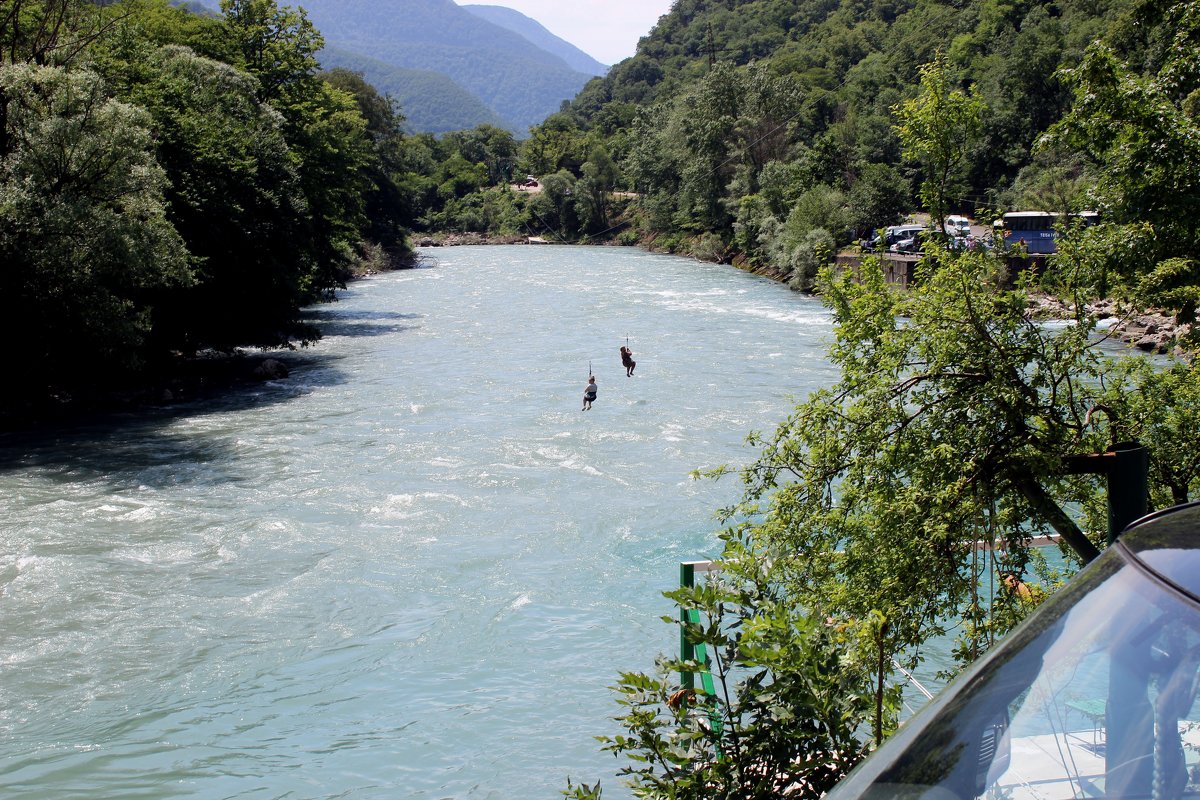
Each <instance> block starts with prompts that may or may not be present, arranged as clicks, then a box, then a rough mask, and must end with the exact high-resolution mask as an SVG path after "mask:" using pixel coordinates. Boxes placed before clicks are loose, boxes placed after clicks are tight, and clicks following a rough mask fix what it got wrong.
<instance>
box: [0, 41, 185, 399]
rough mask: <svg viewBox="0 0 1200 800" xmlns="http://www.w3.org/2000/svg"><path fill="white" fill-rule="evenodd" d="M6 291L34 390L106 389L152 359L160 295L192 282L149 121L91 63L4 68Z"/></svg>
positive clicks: (0, 236)
mask: <svg viewBox="0 0 1200 800" xmlns="http://www.w3.org/2000/svg"><path fill="white" fill-rule="evenodd" d="M0 93H2V94H3V96H4V97H5V98H6V99H7V114H6V117H5V120H4V121H5V126H6V127H5V135H6V138H7V141H8V143H9V145H8V147H9V151H8V154H7V157H6V158H4V159H3V160H0V263H3V264H4V269H3V270H2V271H0V293H3V296H4V297H6V298H7V299H8V302H9V304H10V307H9V310H8V322H9V326H10V330H12V331H14V332H15V333H16V334H17V335H19V337H20V340H21V342H22V345H21V346H20V347H17V348H14V350H13V352H12V353H11V354H10V358H9V366H10V368H11V369H12V370H13V374H14V375H20V376H21V379H22V383H23V384H24V389H19V390H17V391H18V392H22V391H28V392H30V393H31V394H33V395H34V396H40V395H41V393H42V392H45V391H55V390H62V389H66V390H68V391H75V390H77V389H79V388H81V387H88V386H97V385H108V384H110V383H113V382H116V381H118V380H120V379H121V378H123V377H124V376H125V375H127V374H128V373H129V372H131V371H132V370H134V369H136V368H137V367H138V366H139V365H140V364H141V363H142V361H143V359H144V357H145V355H146V353H145V344H146V338H147V335H148V333H149V330H150V320H151V312H152V308H151V306H150V305H149V303H148V298H149V297H151V296H152V295H153V293H154V292H155V291H158V290H161V289H164V288H167V287H173V286H187V285H189V284H190V283H191V282H192V280H193V276H192V272H191V269H190V268H189V264H188V259H187V253H186V251H185V250H184V246H183V242H182V240H181V239H180V237H179V236H178V234H177V233H176V231H175V230H174V228H173V227H172V226H171V224H170V222H169V221H168V220H167V215H166V206H165V203H164V200H163V190H164V187H165V185H166V179H165V175H164V173H163V170H162V169H161V168H160V167H159V166H158V164H157V163H156V162H155V158H154V150H153V146H152V139H151V134H150V130H149V123H150V119H149V117H148V115H147V114H146V113H145V112H143V111H141V110H139V109H137V108H134V107H133V106H130V105H128V104H126V103H121V102H118V101H116V100H113V99H111V98H110V97H108V95H107V93H106V91H105V87H104V84H103V82H102V81H101V79H100V78H99V77H98V76H97V75H95V74H94V73H91V72H87V71H84V70H73V71H67V70H65V69H62V68H59V67H38V66H33V65H0Z"/></svg>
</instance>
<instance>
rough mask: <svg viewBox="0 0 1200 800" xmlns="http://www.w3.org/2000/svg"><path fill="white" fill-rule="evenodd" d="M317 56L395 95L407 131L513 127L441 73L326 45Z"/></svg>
mask: <svg viewBox="0 0 1200 800" xmlns="http://www.w3.org/2000/svg"><path fill="white" fill-rule="evenodd" d="M320 59H321V65H322V66H323V67H324V68H325V69H333V68H335V67H342V68H344V69H348V70H351V71H353V72H359V73H362V76H363V77H364V78H365V79H366V81H367V83H370V84H371V85H372V86H374V87H375V88H376V89H378V90H379V91H380V92H381V93H383V94H385V95H389V96H391V97H392V98H394V99H395V100H396V101H397V102H398V103H399V104H400V111H401V113H403V114H404V117H405V119H406V120H407V124H406V125H405V127H406V128H408V129H410V130H413V131H417V132H421V133H447V132H449V131H460V130H464V129H467V128H474V127H475V126H477V125H483V124H486V125H495V126H496V127H497V128H510V129H511V128H513V127H514V125H513V123H511V122H509V121H508V120H505V119H503V118H502V117H501V116H500V115H499V114H497V113H496V112H495V111H493V110H492V109H490V108H488V107H487V106H486V105H484V102H483V101H482V100H480V99H479V98H478V97H476V96H475V95H474V94H472V93H471V92H469V91H467V90H466V89H464V88H463V87H462V86H459V85H458V84H457V83H455V82H454V81H453V80H452V79H451V78H450V77H449V76H448V75H443V74H442V73H440V72H432V71H430V70H422V69H405V68H404V67H396V66H393V65H391V64H388V63H386V62H383V61H379V60H378V59H374V58H370V57H368V56H364V55H362V54H361V53H355V52H353V51H350V50H343V49H342V48H340V47H326V48H325V49H324V50H322V51H321V53H320Z"/></svg>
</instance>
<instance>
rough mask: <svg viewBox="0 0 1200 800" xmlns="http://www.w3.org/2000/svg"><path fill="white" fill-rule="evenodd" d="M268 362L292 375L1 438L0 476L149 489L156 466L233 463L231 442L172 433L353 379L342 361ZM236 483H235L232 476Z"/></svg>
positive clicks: (295, 358) (321, 357)
mask: <svg viewBox="0 0 1200 800" xmlns="http://www.w3.org/2000/svg"><path fill="white" fill-rule="evenodd" d="M267 357H269V358H272V359H275V360H277V361H281V362H283V363H284V364H285V365H286V366H287V368H288V372H289V376H288V377H287V378H283V379H280V380H273V381H266V382H262V381H254V382H249V381H237V382H232V383H227V384H223V385H218V386H213V387H209V388H206V389H204V390H202V391H200V392H199V393H198V394H196V395H194V396H192V397H189V398H188V399H186V400H185V401H182V402H175V403H171V404H154V405H143V406H139V407H135V408H132V409H123V410H110V411H94V412H90V413H86V414H79V415H73V416H71V417H69V418H64V419H60V420H55V421H53V422H47V423H42V424H39V425H36V426H30V427H27V428H24V429H21V430H17V431H10V432H0V472H10V471H14V470H24V469H31V468H41V469H64V468H66V469H70V471H71V474H72V478H73V479H78V478H80V477H83V478H92V479H98V478H107V479H108V480H110V481H111V482H113V483H114V484H123V483H124V481H125V479H126V477H130V478H131V477H132V476H135V475H136V476H138V478H137V480H138V481H139V482H141V483H148V481H147V476H146V471H148V470H150V471H153V468H154V467H173V466H180V465H195V464H204V463H215V462H220V461H232V459H233V451H232V449H231V447H230V444H229V443H228V441H227V439H224V438H222V437H219V436H216V435H211V436H208V435H203V434H198V433H195V432H189V433H186V434H183V433H179V432H176V431H173V430H171V428H172V426H173V425H175V424H176V423H177V422H179V421H180V420H184V419H198V418H203V417H206V416H210V415H213V414H227V413H236V412H239V411H247V410H251V409H261V408H264V407H270V406H274V405H283V404H286V403H289V402H291V401H293V400H295V399H296V398H299V397H303V396H305V395H307V394H309V393H310V392H312V391H313V390H314V389H318V388H323V387H328V386H337V385H340V384H343V383H345V382H346V381H347V380H348V379H349V377H350V376H349V375H348V374H347V373H346V372H345V371H344V370H341V369H339V368H338V366H337V364H338V362H339V361H341V360H342V356H336V355H329V354H316V353H312V352H306V353H300V352H290V353H288V352H285V353H270V354H269V355H268V356H267ZM158 474H159V475H161V482H162V483H163V484H167V483H179V482H181V481H182V480H185V479H186V476H187V475H188V474H189V471H188V470H185V469H178V470H163V471H160V472H159V473H158ZM230 477H231V479H235V478H234V477H233V476H232V474H231V476H230ZM150 482H153V481H150Z"/></svg>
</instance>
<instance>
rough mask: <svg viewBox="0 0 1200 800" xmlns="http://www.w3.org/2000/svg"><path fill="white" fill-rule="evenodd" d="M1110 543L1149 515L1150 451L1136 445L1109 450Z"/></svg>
mask: <svg viewBox="0 0 1200 800" xmlns="http://www.w3.org/2000/svg"><path fill="white" fill-rule="evenodd" d="M1109 452H1110V453H1112V455H1113V460H1112V462H1111V466H1110V467H1109V469H1108V543H1109V544H1112V543H1113V542H1115V541H1116V540H1117V537H1118V536H1120V535H1121V531H1123V530H1125V528H1126V527H1127V526H1128V525H1129V523H1131V522H1133V521H1134V520H1137V519H1140V518H1141V517H1144V516H1146V514H1147V512H1148V511H1149V504H1150V486H1149V482H1150V479H1149V475H1150V451H1149V449H1147V448H1146V447H1145V446H1144V445H1141V444H1139V443H1137V442H1122V443H1121V444H1117V445H1113V447H1112V449H1111V450H1109Z"/></svg>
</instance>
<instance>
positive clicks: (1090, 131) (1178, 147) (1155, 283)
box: [1043, 3, 1200, 321]
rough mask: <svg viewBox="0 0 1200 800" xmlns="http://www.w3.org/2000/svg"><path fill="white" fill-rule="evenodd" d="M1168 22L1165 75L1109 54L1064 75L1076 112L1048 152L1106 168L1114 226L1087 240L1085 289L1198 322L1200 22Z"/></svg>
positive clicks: (1178, 12)
mask: <svg viewBox="0 0 1200 800" xmlns="http://www.w3.org/2000/svg"><path fill="white" fill-rule="evenodd" d="M1166 16H1167V22H1168V27H1169V28H1170V29H1171V30H1172V34H1171V38H1170V42H1171V45H1170V47H1169V48H1168V50H1167V55H1166V58H1165V61H1164V63H1163V65H1162V67H1161V69H1160V70H1159V71H1158V73H1157V74H1155V75H1152V76H1149V77H1141V76H1138V75H1136V74H1134V73H1133V72H1131V71H1130V70H1129V69H1128V68H1127V67H1126V66H1124V65H1123V64H1121V63H1120V61H1119V60H1118V59H1117V57H1116V55H1115V54H1114V53H1113V51H1112V50H1111V49H1110V48H1108V47H1105V46H1103V45H1099V44H1097V45H1094V46H1093V47H1091V48H1089V49H1088V51H1087V55H1086V57H1085V58H1084V60H1083V62H1082V63H1081V64H1079V66H1078V67H1076V68H1074V69H1068V70H1064V72H1063V75H1064V78H1065V80H1066V81H1067V83H1068V84H1069V85H1070V86H1071V87H1072V90H1073V92H1074V97H1075V104H1074V106H1073V108H1072V109H1071V112H1070V113H1069V114H1068V115H1067V116H1066V117H1064V118H1063V120H1062V121H1061V122H1060V123H1059V124H1058V125H1056V126H1055V128H1054V129H1053V130H1052V131H1051V132H1050V134H1048V135H1047V137H1046V138H1045V140H1044V141H1043V146H1044V147H1047V148H1049V147H1060V146H1066V147H1069V148H1073V149H1075V150H1078V151H1079V152H1082V153H1083V154H1084V155H1085V156H1086V157H1087V158H1088V159H1089V160H1090V161H1091V163H1093V164H1094V165H1095V166H1096V175H1097V185H1096V193H1095V198H1094V199H1095V201H1096V203H1097V207H1098V208H1099V210H1100V211H1102V212H1103V215H1104V218H1105V220H1106V221H1107V222H1108V223H1109V224H1108V225H1102V226H1099V228H1098V229H1097V230H1096V231H1093V232H1091V233H1090V234H1089V235H1088V236H1087V237H1085V238H1084V241H1083V243H1082V246H1083V248H1084V251H1083V252H1082V253H1081V256H1083V257H1081V258H1080V262H1081V266H1086V267H1088V269H1087V270H1085V271H1080V272H1078V273H1077V274H1076V275H1075V280H1076V281H1077V282H1078V283H1079V284H1080V285H1081V286H1087V287H1089V288H1090V289H1091V290H1092V291H1093V292H1095V293H1099V294H1105V293H1107V292H1108V291H1109V290H1110V289H1115V290H1116V291H1118V292H1120V293H1122V294H1124V295H1125V296H1126V297H1127V298H1130V299H1132V300H1133V302H1135V303H1136V304H1138V305H1142V306H1146V305H1159V306H1162V307H1165V308H1169V309H1172V310H1174V311H1175V312H1176V313H1177V314H1178V315H1179V317H1180V319H1182V320H1185V321H1190V320H1192V319H1195V315H1196V309H1197V307H1198V306H1200V261H1198V260H1197V253H1198V252H1200V215H1198V214H1197V213H1196V209H1197V208H1198V207H1200V118H1198V117H1197V115H1196V113H1195V108H1196V98H1197V97H1200V87H1198V85H1197V84H1198V80H1197V77H1196V67H1197V65H1196V51H1197V44H1198V43H1200V14H1198V13H1197V10H1196V9H1195V8H1194V7H1193V6H1191V5H1190V4H1187V3H1181V4H1178V5H1175V6H1173V7H1172V8H1171V9H1169V10H1168V12H1167V15H1166ZM1113 279H1117V280H1113Z"/></svg>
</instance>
